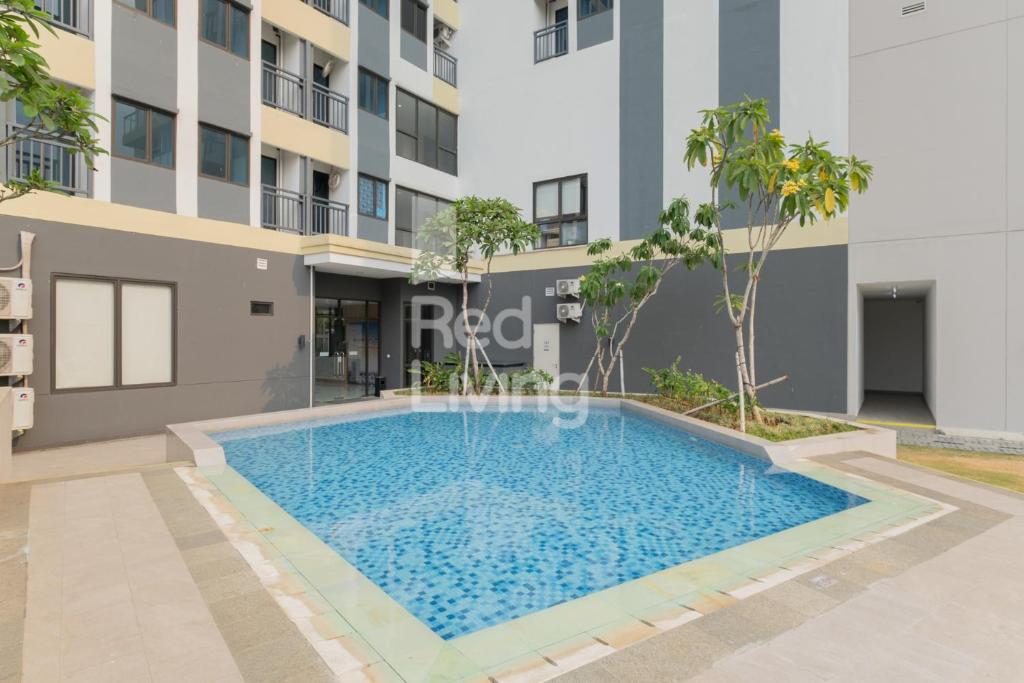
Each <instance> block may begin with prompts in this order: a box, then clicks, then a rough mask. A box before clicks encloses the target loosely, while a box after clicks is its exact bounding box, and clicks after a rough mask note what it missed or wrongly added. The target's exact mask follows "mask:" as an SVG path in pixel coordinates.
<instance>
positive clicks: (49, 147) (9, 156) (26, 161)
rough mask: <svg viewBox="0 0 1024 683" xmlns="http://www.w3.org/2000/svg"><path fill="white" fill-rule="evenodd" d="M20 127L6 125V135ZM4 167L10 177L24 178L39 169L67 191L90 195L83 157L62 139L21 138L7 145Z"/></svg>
mask: <svg viewBox="0 0 1024 683" xmlns="http://www.w3.org/2000/svg"><path fill="white" fill-rule="evenodd" d="M22 128H23V127H22V126H16V125H9V126H7V136H8V137H11V136H12V135H16V134H18V131H19V130H20V129H22ZM5 152H6V164H5V170H6V174H7V178H8V179H11V180H25V179H27V178H28V177H29V176H30V175H31V174H32V172H33V171H38V172H39V174H40V175H41V176H42V178H43V179H44V180H47V181H49V182H51V183H54V184H55V185H56V188H57V189H58V190H61V191H62V192H67V193H68V194H76V195H82V196H88V195H89V189H90V174H89V167H88V166H87V165H86V163H85V156H84V155H83V154H82V153H81V152H79V151H78V150H76V149H75V148H74V146H73V145H71V144H70V143H68V142H63V141H61V140H49V139H47V140H42V139H36V138H22V139H18V140H15V141H14V142H12V143H11V144H9V145H7V147H6V150H5Z"/></svg>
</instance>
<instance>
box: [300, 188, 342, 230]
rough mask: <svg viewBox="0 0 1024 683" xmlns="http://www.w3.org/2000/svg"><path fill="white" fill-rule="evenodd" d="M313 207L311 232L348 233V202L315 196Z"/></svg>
mask: <svg viewBox="0 0 1024 683" xmlns="http://www.w3.org/2000/svg"><path fill="white" fill-rule="evenodd" d="M311 207H312V209H313V215H312V220H311V225H310V228H311V229H310V231H309V234H311V235H347V234H348V204H342V203H341V202H332V201H331V200H329V199H321V198H319V197H313V198H312V202H311Z"/></svg>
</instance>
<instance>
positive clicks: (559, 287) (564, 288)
mask: <svg viewBox="0 0 1024 683" xmlns="http://www.w3.org/2000/svg"><path fill="white" fill-rule="evenodd" d="M555 293H557V294H558V296H560V297H562V298H563V299H564V298H566V297H567V296H574V297H576V298H577V299H578V298H580V281H579V279H572V280H556V281H555Z"/></svg>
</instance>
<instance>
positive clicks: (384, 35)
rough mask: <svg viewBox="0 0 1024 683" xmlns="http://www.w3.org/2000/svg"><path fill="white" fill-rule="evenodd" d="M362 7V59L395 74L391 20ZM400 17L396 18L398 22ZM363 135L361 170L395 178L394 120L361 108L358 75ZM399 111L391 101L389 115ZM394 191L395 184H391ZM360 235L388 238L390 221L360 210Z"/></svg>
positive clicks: (371, 68) (358, 139)
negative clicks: (393, 169)
mask: <svg viewBox="0 0 1024 683" xmlns="http://www.w3.org/2000/svg"><path fill="white" fill-rule="evenodd" d="M357 4H358V7H359V40H358V44H357V45H358V47H357V52H358V62H359V66H360V67H361V68H363V69H367V70H369V71H372V72H373V73H375V74H377V75H378V76H381V77H383V78H390V77H391V56H390V55H391V44H390V32H391V29H390V25H389V24H388V20H387V19H385V18H384V17H382V16H380V15H379V14H377V13H376V12H374V11H373V10H372V9H370V8H369V7H367V6H366V5H364V4H363V3H361V2H360V3H357ZM397 19H398V18H397V17H395V20H396V21H397ZM356 88H357V92H356V97H354V98H353V100H354V101H355V102H356V103H357V108H356V110H355V111H356V116H357V117H358V126H359V135H358V136H356V153H357V155H358V159H359V161H358V167H359V173H365V174H366V175H371V176H374V177H376V178H379V179H381V180H388V181H390V180H391V137H390V132H391V131H390V127H391V125H392V122H391V121H390V120H388V119H383V118H381V117H379V116H377V115H376V114H374V113H371V112H368V111H364V110H362V109H359V108H358V102H359V93H358V88H359V84H358V78H357V83H356ZM388 90H389V96H390V97H392V98H393V97H394V92H395V89H394V88H393V87H390V86H389V87H388ZM394 111H395V108H394V102H388V112H389V116H391V115H393V112H394ZM388 191H389V193H390V191H391V186H390V185H389V186H388ZM358 194H359V190H358V186H357V188H356V204H357V205H358V201H359V199H358ZM356 236H357V237H361V238H363V239H368V240H373V241H374V242H385V243H386V242H387V241H388V222H387V221H382V220H379V219H377V218H373V217H370V216H364V215H362V214H360V213H358V212H356Z"/></svg>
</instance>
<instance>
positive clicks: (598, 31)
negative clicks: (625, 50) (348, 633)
mask: <svg viewBox="0 0 1024 683" xmlns="http://www.w3.org/2000/svg"><path fill="white" fill-rule="evenodd" d="M614 33H615V12H614V11H613V10H606V11H604V12H600V13H598V14H592V15H590V16H589V17H586V18H584V19H579V20H577V22H576V49H577V50H584V49H586V48H588V47H593V46H594V45H599V44H600V43H606V42H608V41H609V40H611V39H612V38H613V37H614Z"/></svg>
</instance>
